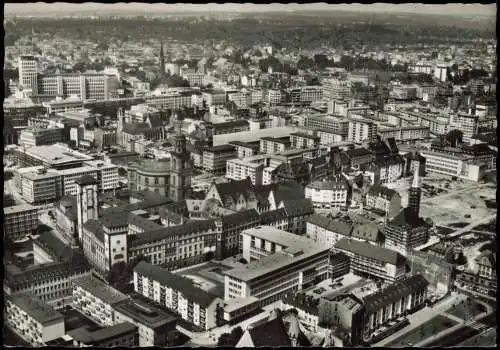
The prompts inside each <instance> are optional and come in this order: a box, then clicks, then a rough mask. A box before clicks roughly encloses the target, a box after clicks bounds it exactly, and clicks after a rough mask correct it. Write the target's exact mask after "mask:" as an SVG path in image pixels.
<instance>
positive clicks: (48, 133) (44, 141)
mask: <svg viewBox="0 0 500 350" xmlns="http://www.w3.org/2000/svg"><path fill="white" fill-rule="evenodd" d="M63 132H64V129H63V128H38V127H31V128H28V129H25V130H23V131H21V135H20V136H19V144H20V145H21V146H23V147H27V148H29V147H33V146H41V145H52V144H54V143H57V142H62V141H63V139H64V135H63Z"/></svg>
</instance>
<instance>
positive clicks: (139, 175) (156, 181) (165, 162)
mask: <svg viewBox="0 0 500 350" xmlns="http://www.w3.org/2000/svg"><path fill="white" fill-rule="evenodd" d="M170 173H171V161H170V160H169V159H158V160H150V159H141V160H140V161H138V162H134V163H131V164H130V165H129V166H128V172H127V178H128V188H129V189H130V190H132V191H151V192H155V193H158V194H161V195H162V196H168V195H169V193H170V191H169V186H170Z"/></svg>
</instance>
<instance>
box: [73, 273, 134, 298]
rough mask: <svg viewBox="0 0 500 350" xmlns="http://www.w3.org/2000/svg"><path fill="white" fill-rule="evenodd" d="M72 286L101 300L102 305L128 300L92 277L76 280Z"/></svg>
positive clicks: (125, 296) (117, 291)
mask: <svg viewBox="0 0 500 350" xmlns="http://www.w3.org/2000/svg"><path fill="white" fill-rule="evenodd" d="M73 284H74V285H77V286H79V287H81V288H82V289H84V290H86V291H87V292H89V293H90V294H92V295H93V296H94V297H96V298H99V299H101V300H102V301H103V302H104V303H106V304H109V305H112V304H114V303H118V302H121V301H124V300H127V299H128V296H127V295H125V294H123V293H121V292H120V291H119V290H117V289H115V288H113V287H111V286H110V285H108V284H106V283H104V282H103V281H101V280H100V279H98V278H95V277H93V276H92V275H91V276H85V277H82V278H76V279H74V280H73Z"/></svg>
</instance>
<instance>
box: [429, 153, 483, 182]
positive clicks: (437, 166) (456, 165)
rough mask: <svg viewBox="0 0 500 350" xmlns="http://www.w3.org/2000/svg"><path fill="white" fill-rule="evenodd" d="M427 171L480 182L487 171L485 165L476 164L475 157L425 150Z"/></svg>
mask: <svg viewBox="0 0 500 350" xmlns="http://www.w3.org/2000/svg"><path fill="white" fill-rule="evenodd" d="M421 154H422V156H423V157H424V158H425V160H426V163H425V170H426V171H427V172H428V173H431V174H438V175H441V176H442V175H445V176H450V177H453V176H456V177H457V178H459V179H464V180H469V181H474V182H478V181H479V180H480V179H481V178H482V177H483V176H484V173H485V171H486V169H487V165H486V164H485V163H481V162H476V161H475V159H474V156H468V155H465V154H453V153H450V152H435V151H427V150H424V151H422V152H421Z"/></svg>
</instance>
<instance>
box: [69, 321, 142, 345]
mask: <svg viewBox="0 0 500 350" xmlns="http://www.w3.org/2000/svg"><path fill="white" fill-rule="evenodd" d="M67 335H68V336H69V337H70V338H71V340H72V342H73V346H76V347H101V348H108V347H115V346H116V347H118V346H120V347H135V346H138V333H137V326H135V325H134V324H132V323H129V322H123V323H119V324H116V325H113V326H107V327H101V328H99V329H97V330H90V329H89V328H87V327H85V326H83V327H81V328H77V329H73V330H71V331H69V332H68V334H67Z"/></svg>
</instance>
